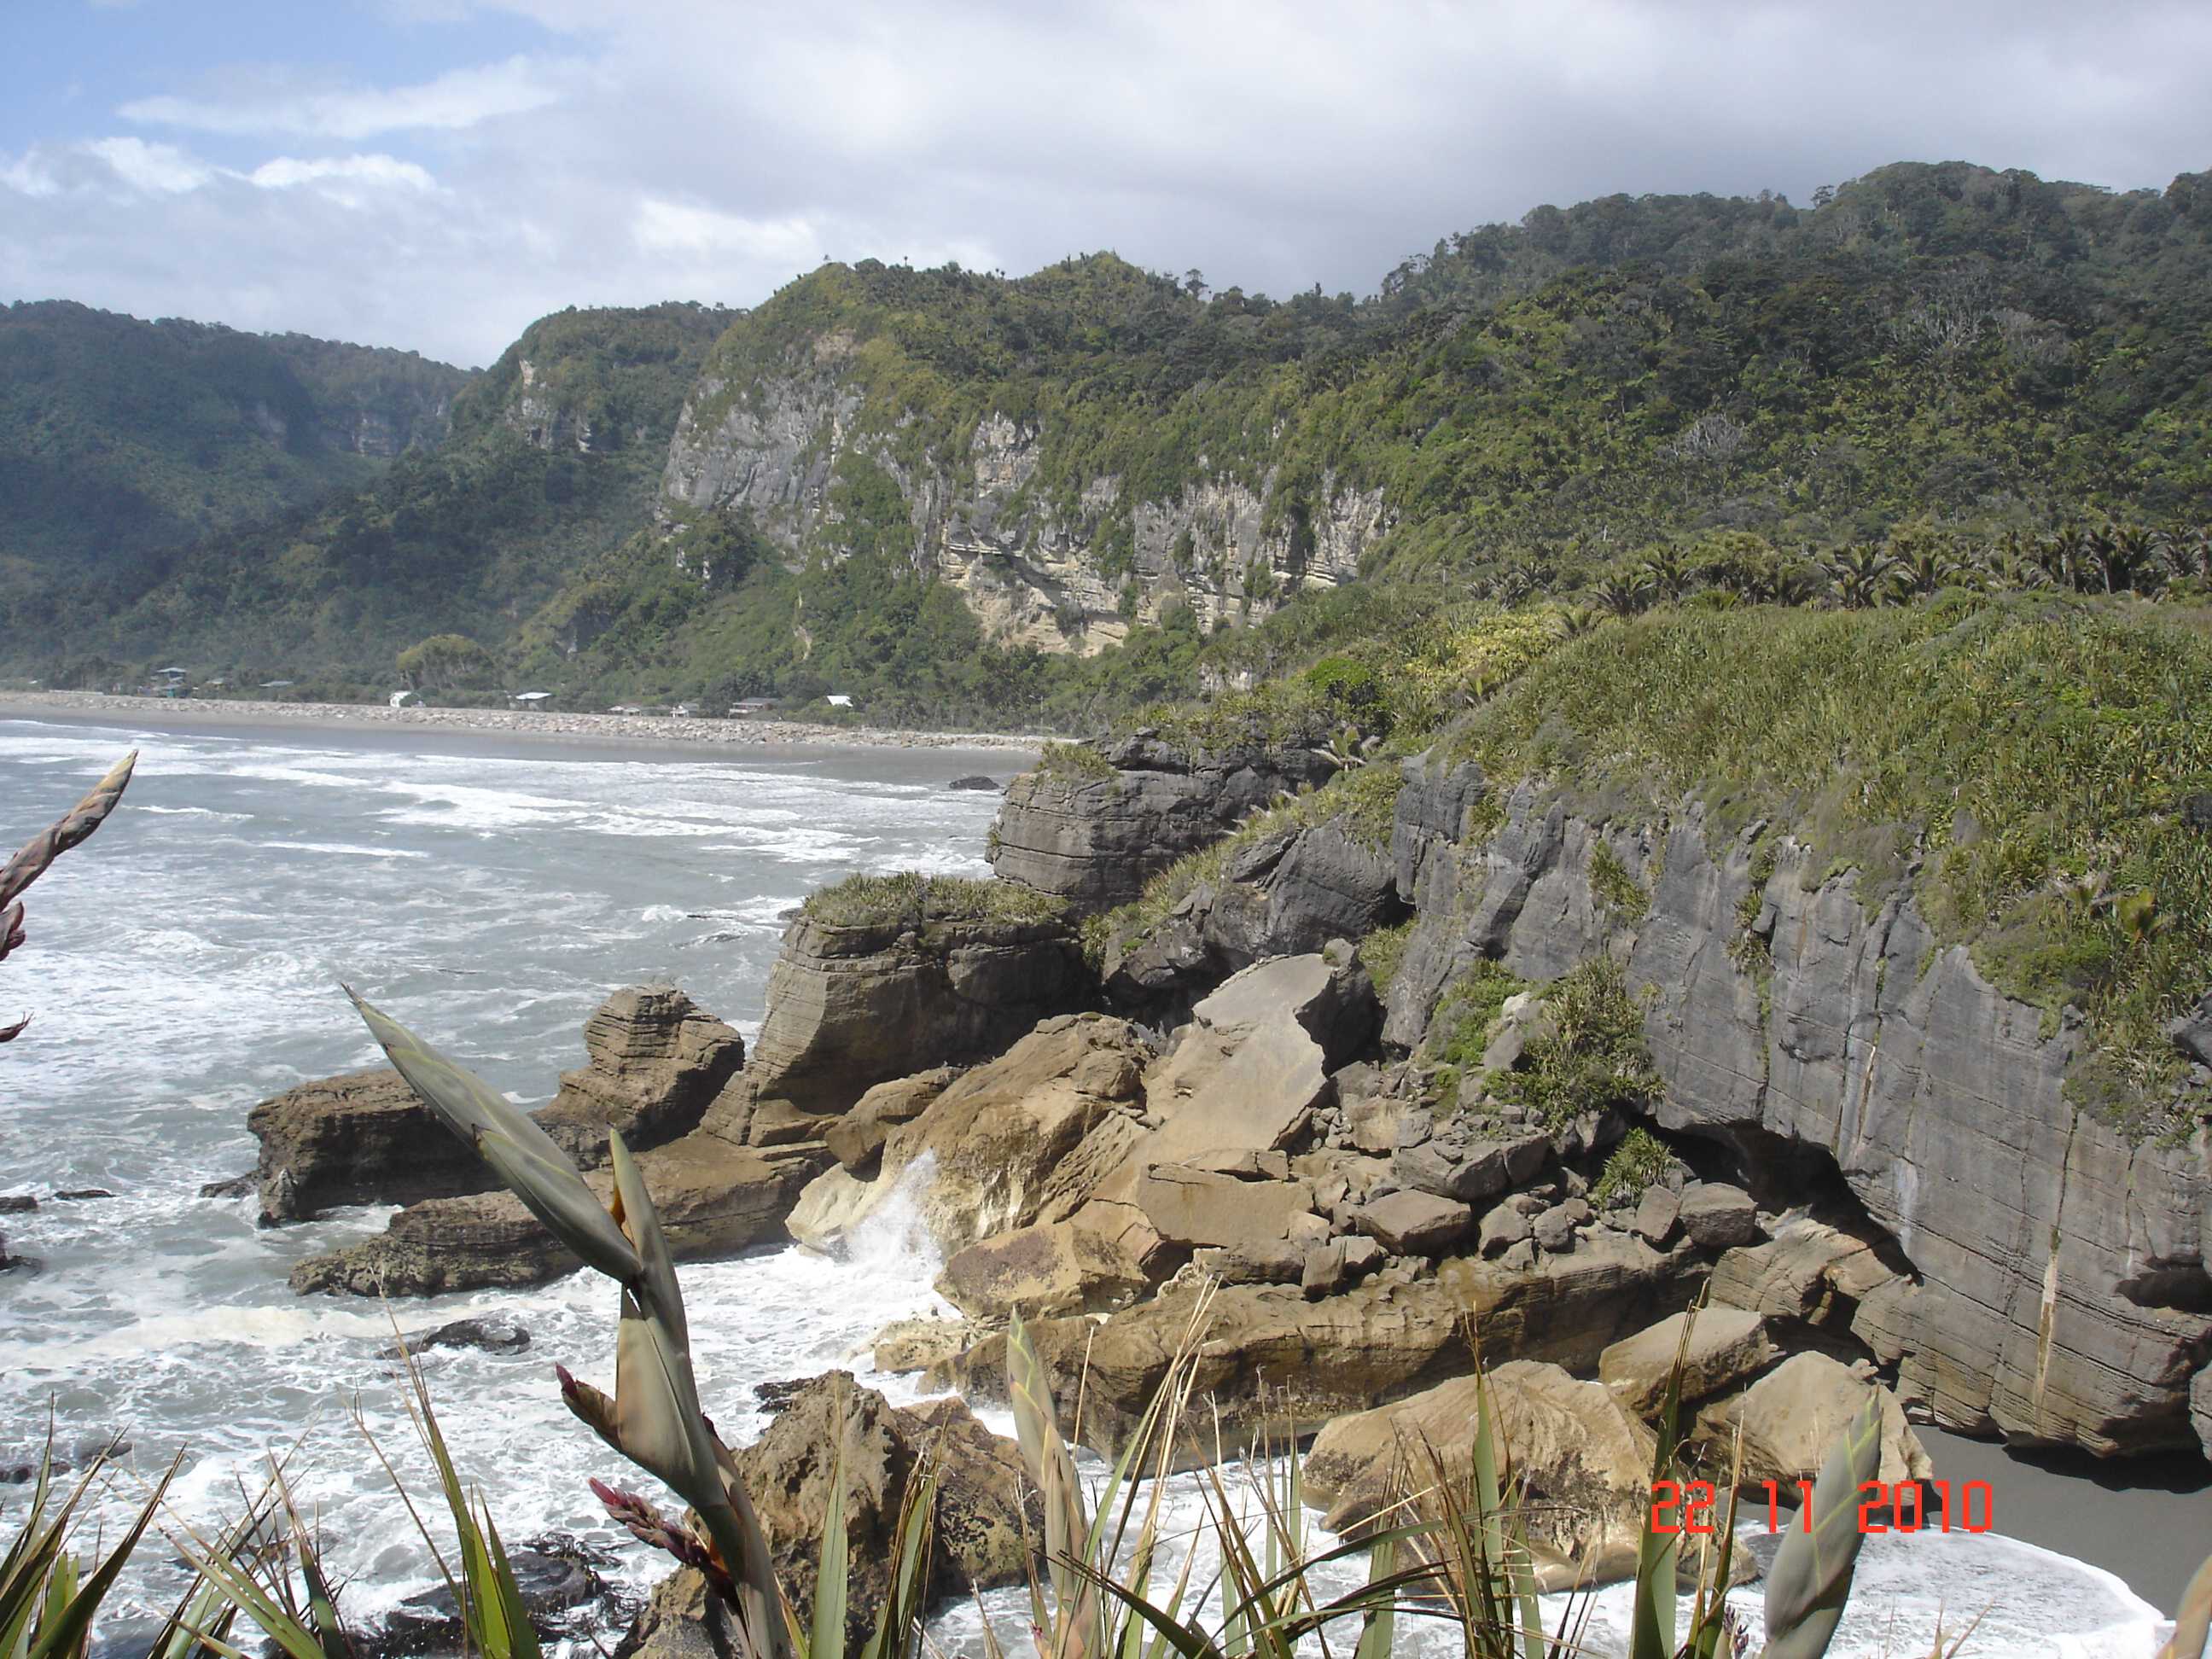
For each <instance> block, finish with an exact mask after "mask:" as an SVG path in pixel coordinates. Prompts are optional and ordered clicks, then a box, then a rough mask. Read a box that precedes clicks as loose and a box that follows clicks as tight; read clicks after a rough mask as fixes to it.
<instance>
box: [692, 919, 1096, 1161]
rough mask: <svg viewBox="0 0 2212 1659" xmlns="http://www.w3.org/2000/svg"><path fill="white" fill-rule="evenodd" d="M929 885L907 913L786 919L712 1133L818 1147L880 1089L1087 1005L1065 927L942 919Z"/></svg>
mask: <svg viewBox="0 0 2212 1659" xmlns="http://www.w3.org/2000/svg"><path fill="white" fill-rule="evenodd" d="M921 890H922V892H923V894H924V896H923V897H922V899H921V902H920V903H919V904H917V905H916V906H915V907H914V908H912V909H911V910H909V911H906V912H902V913H899V914H894V915H885V916H883V917H880V918H877V919H872V920H870V921H865V922H860V923H855V924H852V925H843V924H839V923H836V922H831V921H823V920H820V919H817V917H815V916H812V915H806V914H804V913H802V914H801V915H799V917H798V919H797V920H795V921H793V923H792V925H791V927H790V930H789V931H788V932H787V933H786V934H785V935H784V940H783V949H782V951H781V954H779V955H778V956H777V957H776V960H775V967H774V968H773V969H770V971H769V982H768V1013H767V1017H766V1018H765V1019H764V1020H763V1022H762V1024H761V1030H760V1036H759V1037H758V1038H757V1041H756V1042H755V1043H754V1048H753V1055H752V1060H751V1062H750V1065H749V1066H747V1067H746V1069H745V1071H744V1073H743V1074H742V1075H741V1077H740V1078H739V1079H738V1081H737V1083H736V1084H735V1085H732V1087H731V1088H729V1089H727V1090H726V1091H724V1093H723V1096H722V1097H721V1099H720V1101H718V1102H717V1103H716V1104H715V1107H714V1109H713V1111H711V1112H710V1113H709V1114H708V1120H707V1127H708V1128H709V1129H711V1130H712V1131H713V1132H714V1133H717V1134H719V1135H721V1136H722V1137H723V1138H724V1139H728V1140H731V1141H733V1142H735V1143H738V1144H739V1145H744V1146H755V1147H758V1148H762V1149H763V1150H766V1149H772V1148H775V1147H779V1146H788V1145H792V1144H794V1143H800V1142H808V1143H812V1144H815V1145H817V1146H818V1145H819V1144H820V1143H821V1140H822V1137H823V1134H824V1133H826V1131H827V1129H828V1127H829V1121H830V1120H832V1119H834V1118H836V1117H837V1116H839V1115H842V1114H843V1113H844V1112H845V1111H846V1110H847V1109H848V1108H849V1107H851V1106H852V1105H854V1103H856V1102H857V1101H858V1100H859V1099H860V1097H861V1096H862V1095H863V1094H864V1093H866V1091H867V1090H868V1089H869V1088H871V1087H872V1086H873V1085H876V1084H878V1083H883V1082H886V1081H889V1080H890V1079H895V1078H902V1077H905V1076H908V1074H910V1073H915V1072H919V1071H921V1070H924V1069H925V1068H927V1067H931V1066H939V1065H942V1064H944V1063H945V1062H947V1061H952V1060H975V1059H979V1058H981V1057H983V1056H986V1055H989V1054H996V1053H998V1052H999V1051H1000V1049H1002V1048H1005V1047H1006V1045H1007V1044H1008V1043H1010V1042H1013V1041H1014V1039H1015V1038H1017V1037H1018V1036H1021V1035H1022V1034H1023V1033H1024V1032H1025V1031H1027V1030H1030V1028H1031V1027H1032V1026H1034V1025H1035V1024H1036V1023H1037V1022H1038V1021H1039V1020H1041V1019H1043V1018H1046V1017H1048V1016H1049V1015H1053V1014H1057V1013H1060V1012H1064V1011H1066V1009H1067V1008H1069V1007H1071V1006H1081V1005H1082V1004H1083V1002H1084V1001H1085V1000H1086V993H1087V991H1088V987H1090V985H1091V980H1090V976H1089V973H1088V970H1087V969H1085V967H1084V964H1083V958H1082V952H1081V951H1080V950H1079V947H1078V945H1077V944H1076V942H1075V938H1074V935H1073V932H1072V930H1071V929H1070V927H1068V925H1067V924H1066V922H1065V921H1060V920H1057V919H1049V918H1048V919H1045V920H1039V921H1015V920H1000V919H995V918H977V917H968V916H961V915H948V914H944V913H942V912H940V911H939V910H938V909H937V908H935V905H934V902H933V900H932V899H931V898H930V897H929V896H927V884H923V885H922V889H921ZM823 1161H825V1162H826V1161H827V1156H826V1153H825V1156H824V1159H823Z"/></svg>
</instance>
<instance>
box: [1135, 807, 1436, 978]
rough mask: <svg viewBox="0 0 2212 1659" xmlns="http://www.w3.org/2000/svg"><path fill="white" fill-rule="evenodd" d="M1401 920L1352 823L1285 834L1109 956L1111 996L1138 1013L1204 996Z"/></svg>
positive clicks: (1244, 856)
mask: <svg viewBox="0 0 2212 1659" xmlns="http://www.w3.org/2000/svg"><path fill="white" fill-rule="evenodd" d="M1403 914H1404V906H1403V905H1402V904H1401V903H1400V902H1399V899H1398V892H1397V885H1396V883H1395V879H1394V878H1393V874H1392V870H1391V864H1390V860H1389V859H1388V858H1387V857H1386V856H1385V855H1384V854H1383V853H1382V852H1381V851H1379V850H1377V849H1376V848H1373V847H1370V846H1369V845H1368V844H1367V843H1366V842H1364V840H1362V839H1360V838H1359V836H1358V834H1357V833H1356V831H1355V830H1354V829H1353V828H1352V823H1351V822H1350V820H1349V819H1348V818H1334V819H1331V820H1330V821H1329V822H1328V823H1322V824H1317V825H1315V826H1313V827H1311V828H1299V827H1297V826H1295V825H1293V826H1291V827H1288V828H1285V829H1279V830H1275V831H1273V833H1271V834H1268V835H1266V836H1261V837H1260V838H1259V839H1258V840H1256V841H1255V842H1252V843H1251V844H1250V845H1249V846H1247V847H1242V848H1238V849H1237V851H1236V852H1235V853H1233V854H1231V856H1230V858H1229V859H1228V860H1227V861H1226V862H1225V864H1224V865H1223V866H1222V870H1221V876H1220V878H1219V880H1218V881H1204V882H1200V883H1199V884H1198V885H1196V886H1195V887H1194V888H1192V890H1190V892H1189V893H1188V895H1187V896H1185V897H1184V898H1183V900H1182V902H1181V903H1179V904H1177V905H1176V908H1175V909H1174V911H1173V912H1172V913H1171V914H1170V915H1168V916H1167V917H1166V918H1165V919H1164V920H1162V921H1159V922H1158V923H1156V924H1154V925H1153V926H1152V927H1151V928H1150V929H1149V930H1148V931H1146V932H1145V933H1141V934H1139V935H1137V936H1134V937H1131V938H1127V939H1123V938H1116V939H1113V940H1111V941H1110V942H1109V944H1108V945H1107V948H1106V952H1105V958H1104V963H1103V975H1104V978H1105V981H1106V988H1107V991H1108V993H1109V994H1110V995H1112V996H1113V997H1115V999H1116V1000H1119V1001H1121V1002H1124V1003H1127V1004H1130V1005H1142V1004H1146V1003H1150V1002H1157V1001H1160V1000H1164V999H1169V998H1175V997H1183V998H1188V997H1189V996H1192V995H1195V994H1200V993H1202V992H1203V991H1205V990H1206V989H1207V988H1208V987H1212V986H1213V985H1215V984H1217V983H1218V982H1219V981H1221V980H1223V979H1225V978H1226V977H1227V976H1228V975H1231V974H1233V973H1235V972H1237V970H1238V969H1243V968H1249V967H1250V966H1251V965H1252V964H1253V963H1256V962H1261V961H1263V960H1265V959H1266V958H1267V957H1281V956H1298V955H1302V954H1304V953H1306V952H1308V951H1318V950H1320V949H1321V948H1322V946H1323V945H1327V944H1328V942H1329V941H1330V940H1331V939H1364V938H1365V937H1366V936H1367V935H1368V934H1369V933H1373V932H1374V931H1375V930H1376V928H1378V927H1389V926H1390V925H1391V924H1393V923H1395V921H1398V920H1399V919H1400V918H1401V915H1403Z"/></svg>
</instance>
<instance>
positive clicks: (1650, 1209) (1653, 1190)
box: [1628, 1183, 1682, 1250]
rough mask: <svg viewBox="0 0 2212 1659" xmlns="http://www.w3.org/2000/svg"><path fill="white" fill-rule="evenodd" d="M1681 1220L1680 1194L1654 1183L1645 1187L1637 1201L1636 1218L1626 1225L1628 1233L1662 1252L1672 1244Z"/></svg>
mask: <svg viewBox="0 0 2212 1659" xmlns="http://www.w3.org/2000/svg"><path fill="white" fill-rule="evenodd" d="M1681 1218H1682V1195H1681V1194H1680V1193H1678V1192H1676V1191H1675V1190H1674V1188H1671V1187H1666V1186H1662V1185H1658V1184H1656V1183H1655V1184H1653V1185H1651V1186H1649V1187H1646V1188H1644V1196H1643V1197H1642V1198H1640V1199H1638V1200H1637V1203H1636V1218H1635V1219H1634V1220H1633V1221H1632V1222H1630V1223H1629V1224H1628V1225H1629V1231H1632V1232H1633V1233H1634V1234H1635V1235H1636V1236H1637V1237H1638V1238H1640V1239H1642V1240H1643V1241H1644V1243H1647V1244H1650V1245H1655V1246H1656V1247H1657V1248H1658V1249H1662V1250H1663V1249H1666V1248H1667V1246H1668V1244H1669V1243H1672V1242H1673V1240H1674V1230H1675V1228H1676V1227H1677V1226H1678V1225H1680V1221H1681Z"/></svg>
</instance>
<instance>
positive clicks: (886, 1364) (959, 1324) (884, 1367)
mask: <svg viewBox="0 0 2212 1659" xmlns="http://www.w3.org/2000/svg"><path fill="white" fill-rule="evenodd" d="M981 1334H982V1332H981V1331H980V1330H978V1329H977V1328H975V1326H973V1325H971V1324H969V1322H967V1321H966V1320H964V1319H895V1320H893V1321H892V1322H890V1324H888V1325H886V1326H884V1328H883V1329H881V1330H879V1331H878V1332H877V1333H876V1334H875V1336H874V1337H873V1338H872V1340H870V1342H869V1345H868V1346H869V1355H870V1358H872V1360H873V1361H874V1362H875V1367H876V1369H877V1370H879V1371H885V1372H889V1373H890V1374H892V1375H894V1376H896V1375H897V1374H898V1373H900V1372H902V1371H923V1370H928V1369H929V1368H930V1367H931V1366H932V1365H934V1364H938V1363H939V1362H940V1361H942V1360H946V1359H950V1358H951V1357H952V1356H953V1355H954V1354H957V1353H958V1352H960V1351H961V1350H962V1349H963V1348H966V1347H968V1346H971V1345H972V1344H973V1343H974V1342H975V1340H976V1339H977V1338H978V1337H980V1336H981Z"/></svg>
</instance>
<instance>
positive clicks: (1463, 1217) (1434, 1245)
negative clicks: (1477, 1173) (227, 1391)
mask: <svg viewBox="0 0 2212 1659" xmlns="http://www.w3.org/2000/svg"><path fill="white" fill-rule="evenodd" d="M1354 1220H1355V1221H1356V1223H1357V1225H1358V1228H1359V1231H1361V1232H1363V1233H1365V1234H1366V1235H1367V1236H1368V1237H1370V1238H1373V1239H1375V1240H1376V1241H1378V1242H1379V1243H1381V1244H1382V1246H1383V1249H1386V1250H1389V1252H1390V1253H1391V1254H1392V1255H1443V1253H1444V1251H1445V1250H1446V1249H1449V1247H1450V1246H1452V1245H1454V1244H1456V1243H1458V1242H1459V1241H1460V1240H1461V1239H1462V1238H1464V1237H1466V1236H1467V1231H1468V1228H1470V1227H1472V1226H1473V1225H1474V1212H1473V1211H1472V1210H1470V1209H1468V1207H1467V1206H1466V1205H1464V1204H1460V1203H1455V1202H1454V1201H1453V1200H1450V1199H1449V1198H1438V1197H1437V1196H1436V1195H1435V1194H1433V1193H1417V1192H1398V1193H1392V1194H1389V1195H1388V1196H1386V1197H1383V1198H1376V1199H1370V1200H1368V1201H1367V1202H1366V1203H1365V1204H1363V1205H1362V1206H1360V1207H1359V1209H1358V1212H1356V1214H1355V1216H1354Z"/></svg>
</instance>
